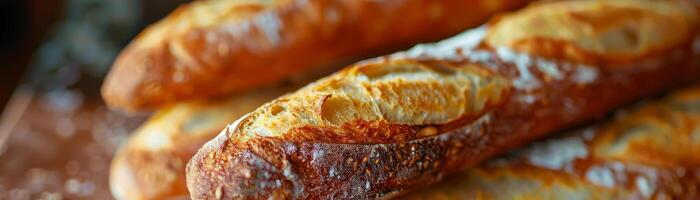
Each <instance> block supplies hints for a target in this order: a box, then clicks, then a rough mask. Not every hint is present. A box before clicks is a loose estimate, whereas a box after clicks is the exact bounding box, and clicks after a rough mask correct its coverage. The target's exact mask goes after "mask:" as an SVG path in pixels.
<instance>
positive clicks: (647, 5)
mask: <svg viewBox="0 0 700 200" xmlns="http://www.w3.org/2000/svg"><path fill="white" fill-rule="evenodd" d="M579 1H580V0H579ZM547 4H549V5H547V6H530V7H528V8H527V10H525V11H523V12H517V13H513V14H509V15H504V16H501V18H500V19H499V20H496V22H495V23H493V24H492V27H491V29H490V34H489V36H488V37H487V38H486V39H485V40H486V43H487V45H492V46H510V47H512V48H514V49H516V50H518V51H523V52H528V53H531V54H536V55H539V56H544V57H558V58H566V59H568V60H572V61H577V62H584V63H596V62H622V63H624V62H630V61H635V60H639V59H640V58H643V57H646V56H648V55H649V54H655V53H658V52H664V51H668V50H669V49H672V48H674V47H676V46H678V45H679V44H682V43H684V42H687V40H688V38H687V36H688V35H690V34H692V31H693V29H692V27H689V26H687V25H688V24H695V23H697V21H698V19H697V16H696V15H695V11H694V10H693V7H692V6H685V7H678V6H675V5H673V4H668V3H667V2H663V1H644V2H640V1H637V0H614V1H610V2H608V1H598V2H597V3H588V4H587V5H584V6H582V5H581V3H580V2H577V1H576V0H574V1H561V2H557V3H547ZM545 9H546V10H545ZM562 29H564V30H562Z"/></svg>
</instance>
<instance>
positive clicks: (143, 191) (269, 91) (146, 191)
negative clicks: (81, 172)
mask: <svg viewBox="0 0 700 200" xmlns="http://www.w3.org/2000/svg"><path fill="white" fill-rule="evenodd" d="M296 88H297V87H295V86H286V87H282V86H280V87H276V88H264V89H260V90H257V91H255V92H250V93H246V94H241V95H234V96H231V97H226V98H222V99H214V100H208V101H191V102H186V103H179V104H175V105H172V106H169V107H166V108H163V109H161V110H160V111H158V112H157V113H155V114H154V116H152V117H151V118H150V119H149V120H148V121H147V122H145V123H144V124H143V125H142V126H141V127H140V128H139V129H138V130H137V131H136V132H135V133H133V135H132V136H131V137H130V138H129V140H128V141H127V143H126V144H124V145H123V146H122V147H120V150H119V151H118V152H117V154H116V155H115V158H114V160H113V161H112V166H111V169H110V170H111V172H110V173H111V175H110V187H111V190H112V193H113V195H114V196H115V198H117V199H129V200H139V199H178V198H181V199H188V198H189V193H188V192H187V187H186V184H185V164H186V163H187V161H189V159H190V158H191V157H192V155H194V154H195V153H196V152H197V149H199V148H200V147H201V146H202V144H204V143H205V142H206V141H209V140H211V138H214V136H216V134H217V133H219V131H220V130H221V127H223V126H226V124H227V123H228V122H230V121H232V120H235V119H236V118H239V117H241V116H243V115H244V114H245V113H247V112H250V111H252V110H254V109H255V108H256V107H258V106H260V105H262V104H263V103H265V102H266V101H269V100H271V99H273V98H275V97H278V96H279V95H282V94H284V93H285V92H288V91H292V90H293V89H296Z"/></svg>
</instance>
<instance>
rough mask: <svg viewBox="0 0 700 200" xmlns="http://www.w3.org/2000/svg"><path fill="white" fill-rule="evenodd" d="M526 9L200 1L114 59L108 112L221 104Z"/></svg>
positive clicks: (106, 89) (447, 0) (450, 2)
mask: <svg viewBox="0 0 700 200" xmlns="http://www.w3.org/2000/svg"><path fill="white" fill-rule="evenodd" d="M524 2H525V1H524V0H508V1H505V0H498V1H462V0H440V1H434V0H396V1H369V0H359V1H358V0H342V1H328V0H273V1H263V0H236V1H226V0H212V1H198V2H194V3H191V4H188V5H185V6H182V7H181V8H178V9H177V10H176V11H175V12H173V13H172V14H171V15H170V16H168V17H166V19H164V20H162V21H161V22H159V23H157V24H155V25H153V26H151V27H149V28H148V29H146V30H145V31H144V32H143V33H141V34H140V35H139V36H138V37H137V38H136V39H135V40H134V41H133V42H132V43H131V44H130V45H129V46H128V47H127V48H126V49H125V50H124V51H123V52H122V54H121V55H120V56H119V57H118V58H117V60H116V62H115V64H114V67H113V69H112V71H111V72H110V74H109V75H108V76H107V79H106V80H105V84H104V86H103V90H102V94H103V97H104V98H105V100H106V102H107V103H108V104H110V105H111V106H114V107H119V108H122V109H125V110H130V111H135V110H144V109H146V110H147V109H154V108H158V107H160V106H163V105H165V104H167V103H172V102H177V101H181V100H186V99H192V98H201V97H209V96H221V95H224V94H230V93H232V92H238V91H242V90H246V89H250V88H252V87H256V86H259V85H265V84H270V83H271V82H274V81H277V80H279V79H282V78H284V77H288V76H289V74H293V73H298V72H299V71H306V70H304V69H307V68H311V67H316V66H319V65H329V64H331V63H333V62H339V60H343V59H353V58H357V57H360V56H362V55H365V56H366V55H369V54H376V53H379V52H387V51H388V50H392V49H394V50H395V49H397V48H402V47H406V46H407V45H410V44H413V43H416V42H420V41H423V42H425V41H431V40H436V39H439V38H444V37H447V36H449V35H451V34H455V33H457V32H459V31H461V30H464V29H466V28H468V27H471V26H475V25H478V24H479V23H481V22H482V21H483V20H484V19H485V18H486V17H488V16H489V15H490V14H492V13H494V12H496V11H502V10H508V9H512V8H515V7H518V6H520V5H522V4H524ZM195 89H196V91H195Z"/></svg>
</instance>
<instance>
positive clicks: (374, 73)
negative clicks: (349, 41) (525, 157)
mask: <svg viewBox="0 0 700 200" xmlns="http://www.w3.org/2000/svg"><path fill="white" fill-rule="evenodd" d="M508 90H509V86H508V85H507V84H506V81H505V79H504V78H502V77H499V76H494V75H493V73H492V72H490V71H488V70H487V69H484V68H482V67H478V66H476V65H473V64H466V65H462V66H459V65H454V64H451V63H437V62H433V63H421V62H416V61H408V60H399V61H392V62H388V63H382V65H381V66H378V65H377V64H366V65H359V66H355V67H352V68H348V69H345V70H343V71H341V72H339V73H337V74H335V75H333V76H330V77H328V78H325V79H323V80H321V81H318V82H316V83H314V84H311V85H309V86H307V87H305V88H303V89H301V90H299V91H297V92H296V93H294V94H290V95H286V96H284V97H281V98H279V99H277V100H275V101H273V102H271V103H269V104H267V105H265V106H263V108H261V109H258V110H256V111H255V112H253V113H251V114H250V115H249V116H248V117H247V119H244V121H246V123H241V124H239V126H238V127H236V128H235V129H234V131H233V132H239V133H245V134H247V135H248V136H249V137H256V136H262V137H284V138H289V139H292V138H307V139H322V138H334V137H337V138H373V137H372V134H371V133H372V132H374V133H382V134H383V135H382V136H377V137H381V138H384V139H383V140H386V141H402V140H404V141H405V140H411V139H415V137H412V136H411V137H406V135H414V134H415V133H417V131H418V130H420V128H419V127H424V126H430V125H444V124H448V123H450V122H453V121H457V120H458V119H461V118H465V116H471V117H470V118H473V116H477V114H478V113H483V112H486V111H488V107H493V106H495V105H498V104H500V103H501V102H503V98H502V96H504V95H505V93H506V92H507V91H508ZM305 127H306V128H305ZM308 127H314V128H312V129H309V128H308ZM372 127H379V128H381V130H379V131H376V130H375V129H376V128H372ZM417 128H418V129H417ZM300 130H301V131H300ZM312 130H316V131H312ZM363 131H370V132H363ZM392 133H396V134H392ZM398 134H403V135H404V136H402V135H398ZM346 135H352V137H347V136H346ZM347 142H356V143H372V139H367V140H356V141H347Z"/></svg>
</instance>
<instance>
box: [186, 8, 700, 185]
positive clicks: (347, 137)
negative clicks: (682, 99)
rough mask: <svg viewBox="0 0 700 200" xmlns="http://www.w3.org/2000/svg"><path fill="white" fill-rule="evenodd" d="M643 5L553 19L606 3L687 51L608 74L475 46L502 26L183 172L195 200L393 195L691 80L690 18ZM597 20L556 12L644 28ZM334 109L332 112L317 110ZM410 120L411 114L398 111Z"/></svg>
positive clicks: (312, 89)
mask: <svg viewBox="0 0 700 200" xmlns="http://www.w3.org/2000/svg"><path fill="white" fill-rule="evenodd" d="M638 3H639V2H638V1H619V2H615V3H607V1H605V2H597V1H577V2H576V3H575V4H574V5H572V6H566V7H563V8H562V9H567V8H573V7H590V6H591V5H592V4H604V5H606V6H611V7H619V8H624V9H630V10H633V11H634V12H635V13H641V14H643V15H644V16H645V17H651V18H654V19H656V20H660V21H661V22H667V23H665V25H664V27H665V26H666V25H667V24H671V25H673V26H679V27H674V29H670V30H690V31H688V32H685V33H684V32H681V33H678V34H679V37H680V38H682V39H680V40H679V41H678V42H677V43H675V44H669V47H668V48H667V49H664V50H663V51H657V52H652V53H650V52H638V53H634V52H627V53H626V54H627V55H632V56H631V57H630V58H635V59H632V60H624V61H619V60H617V59H612V60H608V59H604V58H603V57H601V58H600V59H597V60H601V61H605V62H596V63H594V64H592V63H586V62H577V60H576V59H570V58H569V57H565V56H564V57H554V58H549V56H551V55H548V54H547V53H546V52H544V53H542V54H540V53H539V52H527V51H514V50H512V48H514V46H508V45H506V46H500V45H498V43H495V42H493V41H489V40H483V41H482V38H490V36H491V35H494V34H497V35H498V34H502V33H498V32H494V31H491V29H490V28H489V27H498V26H499V23H508V17H506V18H503V19H501V20H496V21H494V22H492V23H491V24H489V25H488V26H486V27H482V28H480V29H476V30H473V31H470V32H467V33H464V34H462V35H459V36H456V37H455V38H452V39H448V40H446V41H444V42H441V43H438V44H435V45H423V46H418V47H415V48H414V49H412V50H409V51H407V52H402V53H398V54H394V55H392V56H387V57H383V58H379V59H375V60H371V61H366V62H363V63H359V64H357V65H354V66H351V67H349V68H347V69H345V70H343V71H341V72H339V73H337V74H335V75H332V76H330V77H328V78H325V79H322V80H320V81H318V82H316V83H313V84H311V85H309V86H307V87H305V88H303V89H301V90H299V91H297V92H296V93H292V94H290V95H287V96H284V97H281V98H279V99H277V100H275V101H272V102H270V103H268V104H266V105H264V106H263V107H261V108H259V109H258V110H256V111H254V112H253V113H251V114H250V115H248V116H246V117H243V118H241V119H239V121H237V122H236V123H234V124H232V125H230V126H229V127H228V128H227V129H226V130H225V131H224V132H222V133H221V134H220V135H219V136H217V138H215V139H214V140H213V141H211V142H209V143H208V144H207V145H205V146H204V147H203V148H202V149H200V151H199V152H198V153H197V154H196V155H195V156H194V157H193V159H192V160H191V161H190V163H189V164H188V167H187V176H188V177H187V182H188V188H189V190H190V192H191V194H192V198H193V199H237V198H253V199H259V198H266V197H272V198H300V199H316V198H343V199H345V198H361V199H365V198H386V197H391V196H393V195H396V194H399V193H402V192H405V191H406V190H407V189H410V188H415V187H421V186H425V185H428V184H431V183H434V182H436V181H439V180H441V179H442V177H443V176H444V175H446V174H448V173H451V172H454V171H456V170H459V169H463V168H464V167H465V166H473V165H474V164H476V163H478V162H480V161H482V160H484V159H486V158H488V157H491V156H493V155H495V154H497V153H499V152H501V151H504V150H507V149H509V148H512V147H514V146H517V145H520V144H523V143H526V142H528V141H530V140H532V139H535V138H538V137H541V136H543V135H545V134H547V133H549V132H552V131H555V130H560V129H563V128H566V127H570V126H572V125H575V124H578V123H581V122H584V121H588V120H591V119H594V118H596V117H600V116H601V115H604V114H605V113H606V112H608V111H610V110H611V109H613V108H615V107H618V106H620V105H622V104H625V103H628V102H630V101H632V100H635V99H638V98H640V97H643V96H647V95H650V94H654V93H657V92H659V91H662V90H664V89H667V88H669V87H672V86H676V85H679V84H682V83H686V82H688V81H691V80H694V79H697V77H700V64H698V60H697V59H698V56H697V52H693V50H691V43H692V41H693V40H694V38H695V34H694V33H695V31H696V29H697V28H698V24H697V19H696V18H697V16H696V14H695V13H694V12H690V13H691V14H688V15H682V17H668V16H667V15H661V14H659V13H674V14H673V15H674V16H675V13H677V12H675V10H677V11H681V10H686V9H685V6H689V5H687V4H684V3H680V2H664V3H663V4H664V5H666V6H658V7H639V6H635V4H638ZM561 4H563V3H562V2H548V3H541V4H537V5H535V6H536V7H540V6H541V7H544V8H540V9H525V10H523V11H521V12H519V13H517V14H514V15H525V16H527V15H537V12H546V11H549V10H552V9H547V8H548V7H553V8H559V5H561ZM566 4H568V3H566ZM660 9H661V10H663V9H668V10H667V11H664V12H660V11H657V10H660ZM604 11H606V10H601V12H578V11H577V10H574V9H569V10H568V12H556V13H560V14H559V15H568V14H580V15H584V16H589V17H595V16H600V15H602V16H606V18H609V20H611V21H618V20H619V21H630V22H634V21H635V20H637V19H640V18H639V17H638V16H636V15H625V14H616V15H605V13H607V12H604ZM684 12H685V11H684ZM600 13H603V14H600ZM656 16H658V17H656ZM553 17H557V16H553ZM533 19H534V18H533ZM642 19H643V18H642ZM649 25H650V26H654V25H655V24H649ZM575 27H577V26H562V27H561V28H560V29H555V30H553V31H563V32H565V31H569V30H568V29H573V28H575ZM652 29H654V28H650V29H649V30H652ZM500 30H502V31H528V30H529V29H522V30H507V29H500ZM645 30H646V29H639V30H638V31H645ZM636 34H642V33H636ZM589 38H590V37H589ZM605 42H606V41H601V43H605ZM607 42H610V41H607ZM639 42H645V41H639ZM673 42H675V40H674V41H673ZM576 44H577V43H575V42H569V44H567V45H572V46H576ZM606 45H610V46H614V45H615V44H606ZM664 45H666V43H664ZM580 49H583V48H580ZM528 53H529V54H528ZM591 55H592V56H594V55H595V54H591ZM548 58H549V59H548ZM366 70H371V71H379V73H368V74H369V75H368V74H367V73H366ZM363 72H365V73H363ZM377 74H378V75H377ZM375 77H378V78H375ZM457 79H460V80H457ZM461 79H464V80H461ZM453 80H454V81H456V82H453ZM648 80H654V81H648ZM463 84H467V85H463ZM447 94H450V95H447ZM426 96H427V97H430V98H425V97H426ZM394 97H400V99H399V100H397V99H396V98H394ZM332 98H339V100H338V101H335V102H334V101H333V100H332ZM329 99H330V100H329ZM329 101H330V102H331V104H330V105H331V106H330V109H329V108H324V106H325V105H326V104H328V102H329ZM340 108H342V109H340ZM411 109H415V110H417V111H418V112H415V113H414V112H410V111H409V112H406V111H408V110H411ZM433 109H434V110H433ZM450 109H452V110H450ZM328 110H330V111H331V112H330V114H329V112H324V111H328ZM445 110H449V111H445ZM421 111H422V115H418V114H416V113H421ZM324 115H325V118H324ZM328 116H332V117H328ZM337 119H340V120H337ZM339 122H341V123H339Z"/></svg>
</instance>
